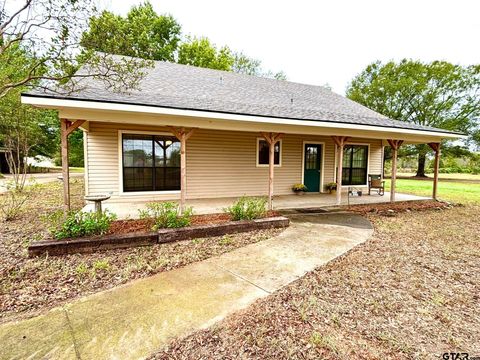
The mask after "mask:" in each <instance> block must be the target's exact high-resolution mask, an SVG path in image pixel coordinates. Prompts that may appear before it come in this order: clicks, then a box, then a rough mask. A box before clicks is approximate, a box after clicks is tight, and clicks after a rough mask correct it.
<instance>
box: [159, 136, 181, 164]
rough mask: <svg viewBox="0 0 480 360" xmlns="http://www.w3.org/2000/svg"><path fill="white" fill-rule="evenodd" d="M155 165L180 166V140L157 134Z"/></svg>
mask: <svg viewBox="0 0 480 360" xmlns="http://www.w3.org/2000/svg"><path fill="white" fill-rule="evenodd" d="M155 166H162V167H165V166H169V167H172V166H173V167H177V166H180V142H179V141H178V139H177V138H175V137H170V136H155Z"/></svg>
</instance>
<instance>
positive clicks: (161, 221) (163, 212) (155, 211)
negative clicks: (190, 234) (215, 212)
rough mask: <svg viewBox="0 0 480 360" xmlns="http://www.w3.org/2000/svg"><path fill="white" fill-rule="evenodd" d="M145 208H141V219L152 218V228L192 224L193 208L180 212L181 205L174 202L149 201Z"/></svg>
mask: <svg viewBox="0 0 480 360" xmlns="http://www.w3.org/2000/svg"><path fill="white" fill-rule="evenodd" d="M145 207H146V209H145V210H140V211H139V213H140V219H152V220H153V222H154V225H153V227H152V230H154V231H157V230H158V229H164V228H180V227H185V226H188V225H190V223H191V221H192V215H193V210H192V208H191V207H189V208H186V209H185V210H184V211H183V214H180V207H179V205H178V204H176V203H174V202H168V201H167V202H161V203H148V204H147V205H146V206H145Z"/></svg>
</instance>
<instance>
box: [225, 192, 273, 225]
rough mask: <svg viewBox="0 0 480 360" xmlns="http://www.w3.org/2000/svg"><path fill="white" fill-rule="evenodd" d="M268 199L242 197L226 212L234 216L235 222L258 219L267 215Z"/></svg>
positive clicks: (226, 209)
mask: <svg viewBox="0 0 480 360" xmlns="http://www.w3.org/2000/svg"><path fill="white" fill-rule="evenodd" d="M266 207H267V199H266V198H264V197H261V198H253V197H246V196H242V197H241V198H240V199H238V200H237V201H236V202H235V203H234V204H233V205H232V206H230V207H228V208H225V209H224V211H225V212H226V213H229V214H230V215H231V216H232V219H233V220H235V221H236V220H253V219H258V218H261V217H263V216H265V214H266V213H267V209H266Z"/></svg>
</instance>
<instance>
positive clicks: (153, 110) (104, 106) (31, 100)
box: [21, 95, 467, 139]
mask: <svg viewBox="0 0 480 360" xmlns="http://www.w3.org/2000/svg"><path fill="white" fill-rule="evenodd" d="M21 99H22V103H24V104H30V105H34V106H39V107H45V108H51V109H58V108H77V109H91V110H104V111H105V110H106V111H122V112H130V113H144V114H162V115H175V116H187V117H196V118H210V119H217V120H232V121H246V122H255V123H268V124H284V125H296V126H312V127H322V128H335V129H354V130H365V131H374V132H375V131H382V132H385V131H389V132H392V133H395V134H408V135H421V136H432V137H437V138H445V139H465V138H467V136H465V135H459V134H451V133H444V132H439V131H428V130H413V129H401V128H395V127H386V126H375V125H361V124H348V123H341V122H333V121H312V120H297V119H288V118H282V119H278V118H274V117H264V116H255V115H240V114H227V113H220V112H213V111H212V112H211V111H202V110H185V109H173V108H166V107H157V106H148V105H134V104H119V103H110V102H101V101H84V100H67V99H55V98H47V97H37V96H28V95H26V96H25V95H22V97H21ZM279 120H280V121H281V123H279ZM353 126H354V128H353Z"/></svg>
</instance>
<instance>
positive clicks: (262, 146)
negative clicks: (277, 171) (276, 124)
mask: <svg viewBox="0 0 480 360" xmlns="http://www.w3.org/2000/svg"><path fill="white" fill-rule="evenodd" d="M281 148H282V140H279V141H277V143H275V147H274V154H273V164H274V165H276V166H281V165H282V163H281V160H280V159H281ZM269 152H270V150H269V145H268V142H267V140H263V139H260V138H259V139H257V166H262V165H267V166H268V161H269V156H270V154H269Z"/></svg>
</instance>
